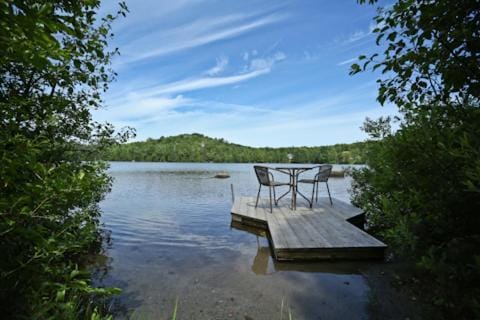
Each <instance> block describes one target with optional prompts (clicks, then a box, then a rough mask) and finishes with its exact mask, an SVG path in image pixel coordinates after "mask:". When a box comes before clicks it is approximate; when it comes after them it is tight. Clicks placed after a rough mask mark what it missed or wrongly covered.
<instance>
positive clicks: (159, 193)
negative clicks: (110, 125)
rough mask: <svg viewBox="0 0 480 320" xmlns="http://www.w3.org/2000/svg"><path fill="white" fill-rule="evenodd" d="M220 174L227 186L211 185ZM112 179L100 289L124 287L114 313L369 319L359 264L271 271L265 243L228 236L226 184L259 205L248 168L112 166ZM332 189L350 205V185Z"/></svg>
mask: <svg viewBox="0 0 480 320" xmlns="http://www.w3.org/2000/svg"><path fill="white" fill-rule="evenodd" d="M222 171H226V172H228V173H229V174H230V175H231V178H229V179H214V178H212V177H213V176H214V175H215V174H216V173H218V172H222ZM110 173H111V175H112V176H113V177H114V179H115V180H114V184H113V189H112V192H111V193H110V194H109V195H108V196H107V198H106V199H105V200H104V201H103V202H102V204H101V207H102V209H103V210H104V215H103V217H102V220H103V223H104V224H105V227H106V229H108V230H110V231H111V243H110V245H109V246H108V248H107V250H106V257H107V258H106V260H107V263H106V265H107V268H106V269H105V270H104V271H105V272H104V273H103V274H99V275H98V283H99V284H101V285H108V286H118V287H121V288H122V289H123V294H122V295H121V296H120V297H119V298H118V301H117V305H119V306H122V307H123V308H124V309H125V310H127V313H129V314H130V315H131V314H132V312H133V317H134V318H139V319H150V318H152V319H169V318H171V314H172V311H173V309H174V305H175V300H176V299H177V298H178V313H177V314H178V317H177V319H280V318H281V309H282V302H283V319H286V318H288V316H287V311H288V309H290V310H291V313H292V315H293V316H294V318H295V319H366V318H368V313H367V307H368V302H369V300H368V298H369V288H368V285H367V282H366V280H365V278H364V277H363V276H362V275H361V274H360V272H359V269H360V268H363V267H365V264H361V263H360V264H359V263H352V262H350V263H348V262H342V263H338V262H337V263H332V262H330V263H326V262H323V263H307V264H306V263H277V262H275V261H274V260H272V258H271V256H270V250H269V247H268V241H267V239H265V238H264V237H262V236H261V235H260V236H258V235H256V234H255V233H252V232H249V231H245V230H238V229H235V228H232V227H231V226H230V223H231V217H230V208H231V205H232V198H231V191H230V184H233V185H234V191H235V196H236V197H238V196H243V195H245V196H255V195H256V191H257V188H258V183H257V182H256V179H255V174H254V172H253V167H252V165H251V164H193V163H131V162H129V163H126V162H115V163H112V164H111V169H110ZM329 185H330V187H331V191H332V196H334V197H336V198H339V199H342V200H345V201H348V199H349V194H348V191H347V190H348V188H349V186H350V181H349V179H348V178H332V179H331V180H330V183H329ZM308 190H309V189H305V193H306V194H308ZM321 191H322V189H321ZM287 201H288V200H287ZM120 317H122V314H121V313H120Z"/></svg>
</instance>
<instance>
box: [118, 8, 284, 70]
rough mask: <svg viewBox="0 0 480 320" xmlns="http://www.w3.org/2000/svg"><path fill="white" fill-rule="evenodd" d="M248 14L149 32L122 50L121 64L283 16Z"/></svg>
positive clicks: (236, 32)
mask: <svg viewBox="0 0 480 320" xmlns="http://www.w3.org/2000/svg"><path fill="white" fill-rule="evenodd" d="M250 17H251V15H241V14H235V15H228V16H224V17H222V18H208V19H202V20H197V21H194V22H191V23H188V24H184V25H181V26H178V27H175V28H173V29H170V30H162V31H161V32H160V31H159V32H155V33H150V34H148V35H147V36H145V37H142V38H140V39H137V40H135V41H133V42H130V43H129V44H127V45H125V46H123V47H122V54H123V55H124V61H123V63H129V62H135V61H139V60H143V59H148V58H153V57H159V56H164V55H167V54H172V53H174V52H178V51H181V50H185V49H191V48H194V47H198V46H203V45H206V44H208V43H212V42H216V41H220V40H224V39H229V38H233V37H237V36H239V35H241V34H243V33H246V32H249V31H252V30H255V29H257V28H260V27H264V26H267V25H269V24H273V23H276V22H279V21H282V20H284V19H285V18H286V17H287V16H286V15H279V14H271V15H268V16H264V17H262V18H258V19H255V20H251V18H250Z"/></svg>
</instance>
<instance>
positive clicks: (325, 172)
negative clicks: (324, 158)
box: [298, 164, 333, 208]
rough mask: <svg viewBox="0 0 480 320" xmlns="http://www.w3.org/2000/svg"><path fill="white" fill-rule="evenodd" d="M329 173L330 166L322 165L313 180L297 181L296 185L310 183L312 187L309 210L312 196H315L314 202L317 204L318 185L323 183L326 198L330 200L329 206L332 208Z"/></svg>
mask: <svg viewBox="0 0 480 320" xmlns="http://www.w3.org/2000/svg"><path fill="white" fill-rule="evenodd" d="M330 173H332V165H330V164H324V165H321V166H318V173H317V174H316V175H315V177H314V178H313V179H299V180H298V183H310V184H312V185H313V190H312V201H311V202H310V208H311V207H312V206H313V196H314V195H315V202H318V184H319V183H320V182H325V184H326V185H327V191H328V198H329V199H330V206H333V202H332V197H331V195H330V188H329V187H328V178H329V177H330Z"/></svg>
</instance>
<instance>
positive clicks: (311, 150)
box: [101, 133, 372, 164]
mask: <svg viewBox="0 0 480 320" xmlns="http://www.w3.org/2000/svg"><path fill="white" fill-rule="evenodd" d="M370 143H372V142H357V143H352V144H337V145H334V146H324V147H290V148H252V147H246V146H241V145H238V144H233V143H229V142H226V141H225V140H223V139H213V138H209V137H206V136H204V135H201V134H197V133H195V134H183V135H178V136H172V137H161V138H160V139H158V140H155V139H148V140H147V141H144V142H132V143H128V144H121V145H115V146H112V147H111V148H110V149H109V150H107V151H106V152H104V153H103V154H102V155H101V157H102V159H103V160H111V161H132V160H134V161H163V162H230V163H232V162H234V163H243V162H270V163H287V162H293V163H350V164H362V163H365V162H364V161H365V149H366V145H367V144H370ZM289 154H290V155H292V159H291V161H290V160H289V158H288V155H289Z"/></svg>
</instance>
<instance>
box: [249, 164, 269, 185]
mask: <svg viewBox="0 0 480 320" xmlns="http://www.w3.org/2000/svg"><path fill="white" fill-rule="evenodd" d="M253 168H254V169H255V174H256V175H257V179H258V183H260V184H261V185H264V186H268V185H270V177H269V172H268V168H267V167H263V166H253Z"/></svg>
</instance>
